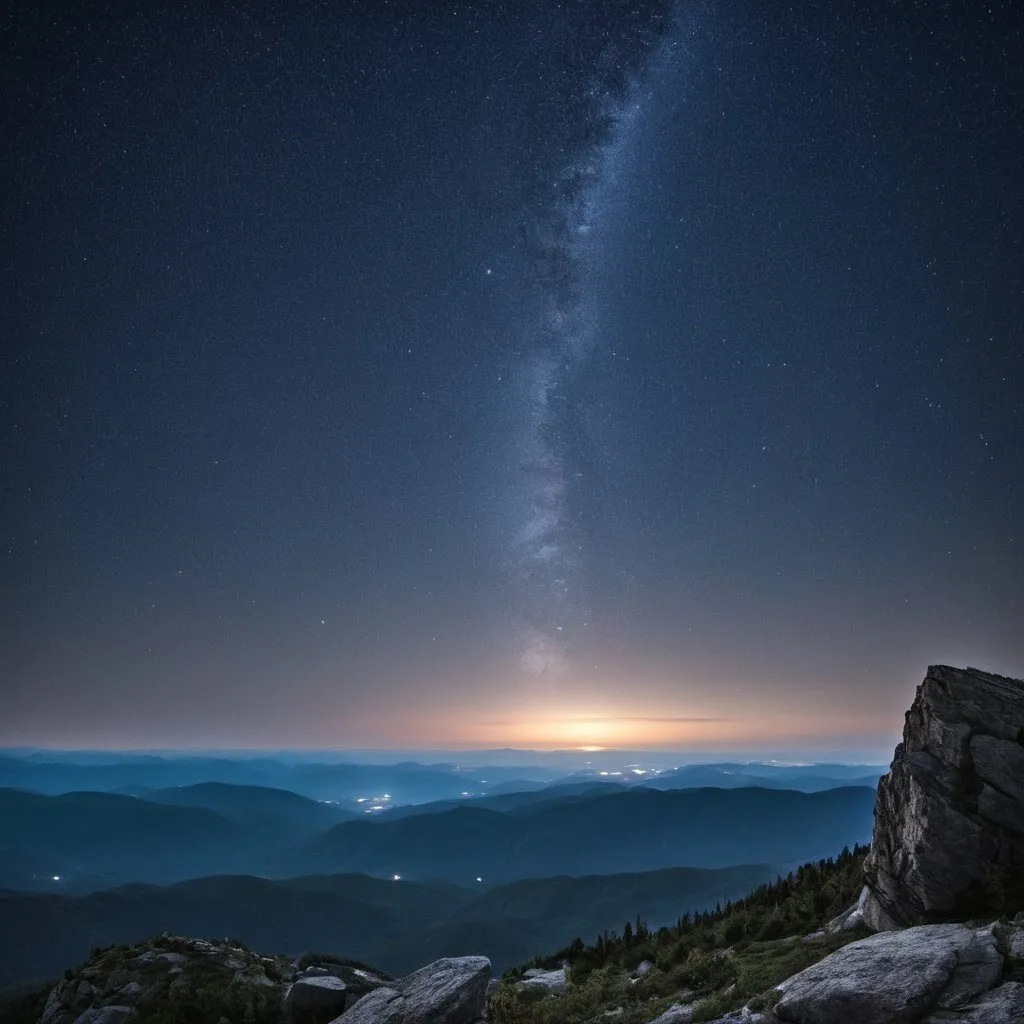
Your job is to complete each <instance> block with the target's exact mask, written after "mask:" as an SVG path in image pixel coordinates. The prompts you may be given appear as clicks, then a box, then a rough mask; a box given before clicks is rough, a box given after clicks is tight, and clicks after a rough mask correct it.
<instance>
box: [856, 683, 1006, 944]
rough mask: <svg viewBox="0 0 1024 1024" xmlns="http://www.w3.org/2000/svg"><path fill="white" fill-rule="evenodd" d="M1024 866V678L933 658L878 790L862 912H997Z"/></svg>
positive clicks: (901, 916)
mask: <svg viewBox="0 0 1024 1024" xmlns="http://www.w3.org/2000/svg"><path fill="white" fill-rule="evenodd" d="M1022 874H1024V682H1022V681H1020V680H1017V679H1008V678H1006V677H1004V676H997V675H992V674H990V673H988V672H981V671H979V670H978V669H972V668H968V669H956V668H949V667H947V666H945V665H935V666H932V667H931V668H929V669H928V672H927V675H926V676H925V680H924V682H923V683H921V685H920V686H919V687H918V690H917V696H916V697H915V699H914V703H913V705H912V706H911V708H910V710H909V711H908V712H907V716H906V724H905V726H904V730H903V742H902V743H901V744H900V745H899V746H898V747H897V748H896V753H895V757H894V758H893V762H892V766H891V768H890V770H889V773H888V774H887V775H886V776H884V777H883V778H882V780H881V782H880V784H879V787H878V797H877V803H876V808H875V829H874V835H873V838H872V841H871V852H870V853H869V855H868V858H867V861H866V863H865V878H866V883H867V893H866V899H865V901H864V904H863V907H862V911H863V916H864V920H865V922H866V923H867V924H868V926H869V927H871V928H873V929H875V930H884V929H889V928H896V927H902V926H906V925H912V924H916V923H922V922H927V921H929V920H932V921H934V920H939V919H941V918H943V917H948V916H954V917H955V916H964V915H971V914H977V913H979V912H986V911H989V912H994V913H999V912H1001V911H1003V910H1005V909H1007V901H1010V902H1013V901H1015V900H1016V899H1019V897H1020V896H1021V895H1022V893H1021V892H1020V891H1019V890H1020V889H1021V887H1022V883H1021V877H1022Z"/></svg>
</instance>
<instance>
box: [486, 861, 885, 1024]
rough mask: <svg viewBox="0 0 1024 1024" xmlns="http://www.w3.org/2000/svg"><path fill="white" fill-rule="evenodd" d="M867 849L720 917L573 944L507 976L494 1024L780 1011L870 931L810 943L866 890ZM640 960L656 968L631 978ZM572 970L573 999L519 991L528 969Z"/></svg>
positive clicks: (496, 1000)
mask: <svg viewBox="0 0 1024 1024" xmlns="http://www.w3.org/2000/svg"><path fill="white" fill-rule="evenodd" d="M866 853H867V848H866V847H857V848H855V849H854V850H850V849H849V848H846V849H844V850H843V852H842V853H841V854H840V855H839V857H838V858H836V859H835V860H832V859H829V860H822V861H818V862H816V863H810V864H805V865H804V866H803V867H801V868H799V869H798V870H797V871H795V872H792V873H790V874H789V875H788V876H787V877H786V878H779V879H777V880H776V881H775V882H772V883H769V884H767V885H762V886H761V887H760V888H758V889H756V890H755V891H754V892H752V893H751V894H750V895H749V896H747V897H745V898H743V899H741V900H737V901H736V902H734V903H727V904H726V905H725V906H724V907H717V908H716V909H715V910H714V911H710V912H705V913H698V914H689V913H688V914H685V915H684V916H683V917H681V918H679V920H678V921H677V922H676V924H675V925H674V926H672V927H670V928H661V929H658V930H657V931H651V930H650V929H648V928H647V927H646V925H645V924H644V922H643V921H641V920H639V919H638V920H637V921H635V922H629V923H627V924H626V926H625V927H624V928H623V930H622V934H621V935H608V934H605V935H600V936H598V938H597V940H596V941H595V942H594V943H593V944H592V945H589V946H588V945H586V944H585V943H584V942H583V941H582V940H581V939H576V940H575V941H574V942H573V943H571V944H570V945H569V946H567V947H565V948H564V949H561V950H558V951H557V952H556V953H554V954H552V955H551V956H546V957H538V958H537V959H535V960H534V961H532V962H531V963H530V964H527V965H525V966H524V967H520V968H517V969H515V970H513V971H510V972H509V973H508V974H507V975H506V976H505V979H504V980H503V983H502V985H501V986H499V988H498V990H497V991H496V992H495V993H494V995H493V996H492V999H491V1003H490V1011H491V1019H492V1020H493V1021H494V1022H495V1024H556V1022H558V1024H582V1022H583V1021H587V1020H589V1019H591V1018H593V1017H594V1016H596V1015H599V1014H600V1013H602V1012H604V1011H607V1010H616V1009H619V1008H621V1010H622V1013H621V1014H620V1015H617V1016H616V1021H617V1022H619V1024H641V1022H643V1021H648V1020H651V1019H653V1018H654V1017H656V1016H657V1015H658V1014H659V1013H661V1012H662V1011H663V1010H664V1009H666V1008H667V1007H668V1006H669V1005H670V1004H671V1003H672V1002H677V1001H679V1002H696V1004H697V1005H696V1006H695V1007H694V1021H695V1022H697V1021H707V1020H713V1019H714V1018H715V1017H718V1016H720V1015H722V1014H723V1013H726V1012H728V1011H729V1010H733V1009H738V1008H739V1007H741V1006H743V1005H744V1004H746V1003H748V1002H750V1001H751V1000H752V999H753V1000H756V1001H757V1005H759V1006H765V1005H770V1004H772V1003H773V1002H774V995H773V989H774V986H775V985H777V984H778V983H779V982H780V981H782V980H784V979H785V978H788V977H789V976H790V975H792V974H795V973H796V972H797V971H800V970H802V969H803V968H805V967H809V966H810V965H811V964H813V963H817V962H818V961H819V960H820V959H821V958H822V957H824V956H826V955H828V954H829V953H831V952H833V951H834V950H836V949H838V948H839V947H840V946H843V945H845V944H846V943H848V942H851V941H853V940H854V939H857V938H861V937H862V936H863V935H864V934H866V933H865V932H859V931H854V932H843V933H840V934H838V935H823V936H820V937H818V938H816V939H812V940H809V941H804V940H803V937H804V936H806V935H807V934H808V933H811V932H814V931H816V930H818V929H820V928H821V926H822V924H823V923H824V922H825V921H828V920H829V919H830V918H832V917H835V916H837V915H838V914H840V913H841V912H842V911H843V910H845V909H846V908H847V907H848V906H850V904H851V903H853V902H854V901H855V900H856V898H857V895H858V893H859V892H860V889H861V886H862V885H863V863H864V856H865V854H866ZM643 961H648V962H649V963H650V964H652V965H653V966H652V967H651V968H650V969H649V970H648V971H647V972H646V973H644V974H643V975H642V976H640V977H630V974H631V972H633V971H635V969H636V968H637V966H638V965H639V964H640V963H642V962H643ZM562 962H568V963H569V964H570V965H571V970H570V987H569V990H568V991H567V992H566V993H564V994H562V995H558V996H553V997H548V998H543V996H542V994H540V993H535V992H532V991H529V990H524V989H523V988H521V987H517V985H516V984H515V983H516V982H517V981H518V980H519V979H520V978H521V977H522V975H523V972H524V971H525V970H526V969H527V968H528V967H542V968H549V969H553V968H556V967H557V966H558V965H559V964H560V963H562Z"/></svg>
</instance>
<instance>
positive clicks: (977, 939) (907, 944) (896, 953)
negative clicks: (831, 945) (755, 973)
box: [775, 924, 1003, 1024]
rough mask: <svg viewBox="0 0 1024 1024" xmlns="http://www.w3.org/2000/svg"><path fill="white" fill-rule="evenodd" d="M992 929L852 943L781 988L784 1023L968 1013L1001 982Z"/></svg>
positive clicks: (875, 1023)
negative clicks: (967, 1009) (962, 1010)
mask: <svg viewBox="0 0 1024 1024" xmlns="http://www.w3.org/2000/svg"><path fill="white" fill-rule="evenodd" d="M1002 970H1003V958H1002V956H1001V955H1000V953H999V949H998V946H997V942H996V938H995V936H994V935H993V932H992V929H991V928H985V929H978V930H975V929H972V928H968V927H966V926H965V925H962V924H940V925H925V926H921V927H917V928H907V929H905V930H903V931H890V932H880V933H878V934H877V935H872V936H870V937H869V938H866V939H861V940H860V941H858V942H852V943H850V945H848V946H844V947H843V948H842V949H839V950H837V951H836V952H835V953H832V954H831V955H829V956H827V957H825V959H824V960H821V961H819V962H818V963H816V964H814V965H813V966H812V967H808V968H807V969H806V970H804V971H801V972H800V973H799V974H795V975H793V977H791V978H788V979H787V980H786V981H784V982H783V983H782V984H781V985H780V986H779V991H781V993H782V996H781V998H780V999H779V1001H778V1003H777V1005H776V1006H775V1014H776V1016H777V1017H778V1018H779V1020H782V1021H787V1022H791V1024H837V1022H840V1021H843V1022H846V1021H849V1022H851V1024H853V1022H856V1024H917V1022H918V1021H920V1020H921V1019H922V1017H923V1016H924V1015H925V1014H926V1013H929V1012H935V1011H950V1010H955V1009H957V1008H958V1007H963V1006H967V1005H968V1004H970V1003H971V1002H972V1001H973V1000H975V999H977V998H978V997H980V996H982V995H983V994H984V993H986V992H988V990H989V989H990V988H991V987H992V986H993V985H994V984H995V983H996V982H997V981H998V980H999V979H1000V977H1001V975H1002Z"/></svg>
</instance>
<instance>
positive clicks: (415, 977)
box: [338, 956, 491, 1024]
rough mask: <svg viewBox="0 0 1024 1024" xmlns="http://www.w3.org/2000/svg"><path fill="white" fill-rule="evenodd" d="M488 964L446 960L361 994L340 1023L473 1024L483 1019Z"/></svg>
mask: <svg viewBox="0 0 1024 1024" xmlns="http://www.w3.org/2000/svg"><path fill="white" fill-rule="evenodd" d="M490 980H491V961H490V960H488V959H487V957H483V956H465V957H449V958H445V959H443V960H436V961H435V962H434V963H432V964H429V965H428V966H426V967H423V968H421V969H420V970H418V971H415V972H413V973H412V974H410V975H409V976H408V977H407V978H403V979H402V980H401V981H398V982H395V983H393V985H391V986H386V987H384V988H379V989H377V990H375V991H374V992H371V993H370V994H369V995H366V996H364V997H363V998H362V999H360V1000H359V1002H357V1003H356V1004H355V1005H354V1006H353V1007H352V1008H351V1009H350V1010H347V1011H346V1012H345V1013H344V1014H343V1015H342V1016H341V1017H339V1018H338V1021H339V1022H340V1024H475V1022H476V1021H478V1020H480V1018H481V1017H482V1016H483V1012H484V1005H485V1003H486V1000H487V988H488V985H489V984H490Z"/></svg>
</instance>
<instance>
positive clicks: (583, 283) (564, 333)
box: [506, 3, 669, 676]
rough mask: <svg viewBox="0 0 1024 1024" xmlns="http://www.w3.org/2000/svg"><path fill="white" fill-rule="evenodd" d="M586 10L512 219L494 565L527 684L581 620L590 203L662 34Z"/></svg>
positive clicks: (563, 649)
mask: <svg viewBox="0 0 1024 1024" xmlns="http://www.w3.org/2000/svg"><path fill="white" fill-rule="evenodd" d="M597 6H599V7H601V8H602V10H601V11H600V12H595V11H594V8H593V7H591V8H590V10H589V14H588V16H587V18H586V20H583V21H582V22H580V20H579V19H580V15H581V13H582V12H580V11H577V12H576V18H577V21H576V22H575V23H573V24H572V25H569V26H565V28H564V30H565V37H566V41H567V46H566V52H565V53H563V54H562V55H561V59H562V61H563V62H564V63H563V64H562V66H561V67H560V68H558V70H557V72H556V73H555V74H554V75H553V78H552V82H553V90H552V96H551V97H550V109H549V110H548V111H547V115H548V117H549V118H550V120H551V121H552V122H553V127H554V129H555V130H554V132H553V133H552V134H551V136H549V137H554V138H557V139H558V140H559V146H558V153H557V159H556V162H555V165H554V173H553V174H552V173H551V167H552V165H551V164H549V163H547V162H544V161H541V163H540V166H541V167H543V168H544V170H543V171H541V172H540V173H539V174H538V181H537V183H536V187H535V189H534V196H533V202H534V205H533V209H531V211H530V212H529V214H528V216H527V218H526V220H525V224H524V236H525V246H526V249H527V251H528V253H529V257H530V261H529V267H530V269H529V274H530V282H531V285H532V287H533V290H534V293H535V295H536V296H537V298H538V303H537V308H536V313H535V316H534V318H533V320H532V322H531V323H529V325H527V326H526V327H525V328H524V332H523V333H524V337H523V339H522V352H521V357H520V360H519V365H518V367H517V370H516V373H515V377H516V382H515V391H514V395H515V398H514V401H515V402H516V405H517V415H516V419H517V421H518V422H517V428H516V429H515V430H514V432H513V437H514V443H513V448H512V451H511V452H510V455H509V459H508V462H509V472H510V477H511V480H512V485H511V488H510V490H511V491H512V495H513V497H512V498H511V505H512V508H513V514H512V519H511V529H510V531H509V535H508V536H507V538H506V544H507V547H506V566H507V569H508V571H509V574H510V576H511V579H512V581H513V585H514V589H515V604H516V615H517V618H518V619H519V622H518V623H517V626H518V631H519V636H518V656H519V660H520V667H521V668H522V670H523V671H525V672H526V673H528V674H530V675H533V676H541V675H546V674H548V673H556V672H557V671H558V670H559V669H561V668H562V666H563V665H564V663H565V660H566V657H567V654H568V652H569V650H570V648H571V645H572V640H573V637H574V636H577V635H578V634H579V631H580V630H581V629H584V628H586V626H587V625H588V623H587V601H586V594H585V585H584V581H583V569H584V564H585V559H586V554H587V553H586V550H585V543H584V541H583V539H582V537H581V535H580V531H579V529H578V527H577V524H578V515H579V510H578V509H577V508H576V506H575V504H574V483H575V482H576V481H578V480H579V479H581V478H582V476H583V471H582V468H581V467H582V463H583V458H582V457H583V456H584V455H585V448H586V444H587V443H586V441H585V432H584V431H583V429H582V425H581V422H580V408H579V402H578V399H577V398H576V397H575V396H574V388H575V385H576V384H577V383H578V381H579V378H580V375H581V373H582V371H583V369H584V367H585V366H586V364H587V361H588V359H589V357H590V356H591V355H592V353H593V351H594V348H595V345H596V343H597V339H598V336H599V328H600V317H601V313H602V309H601V304H600V300H599V298H598V296H597V295H596V294H595V292H596V287H595V285H596V281H595V275H596V264H597V261H598V257H599V253H600V251H601V238H600V236H601V213H602V206H603V204H604V201H605V200H606V199H607V198H608V193H609V191H610V190H612V189H614V188H615V187H616V183H615V181H614V180H613V178H614V175H613V174H612V170H613V167H614V164H615V162H616V157H617V155H618V152H617V151H618V150H619V149H620V148H621V147H622V146H623V145H624V141H625V137H626V136H627V135H628V132H627V129H628V126H629V124H630V123H631V122H632V121H633V120H635V119H636V118H637V117H639V116H642V114H643V108H642V104H641V103H640V102H639V100H638V97H637V89H638V86H639V84H640V82H641V81H642V80H643V77H644V73H645V72H646V71H647V70H649V68H650V66H651V63H652V61H653V60H654V59H655V58H656V55H657V54H658V53H659V52H660V51H661V49H662V48H663V46H664V40H665V37H666V34H667V31H668V29H669V18H668V12H667V6H666V5H664V4H660V3H652V4H648V5H645V6H644V7H643V8H642V9H622V8H619V7H616V6H615V5H608V8H607V9H606V10H605V9H604V7H605V5H597ZM570 17H571V15H570Z"/></svg>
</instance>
